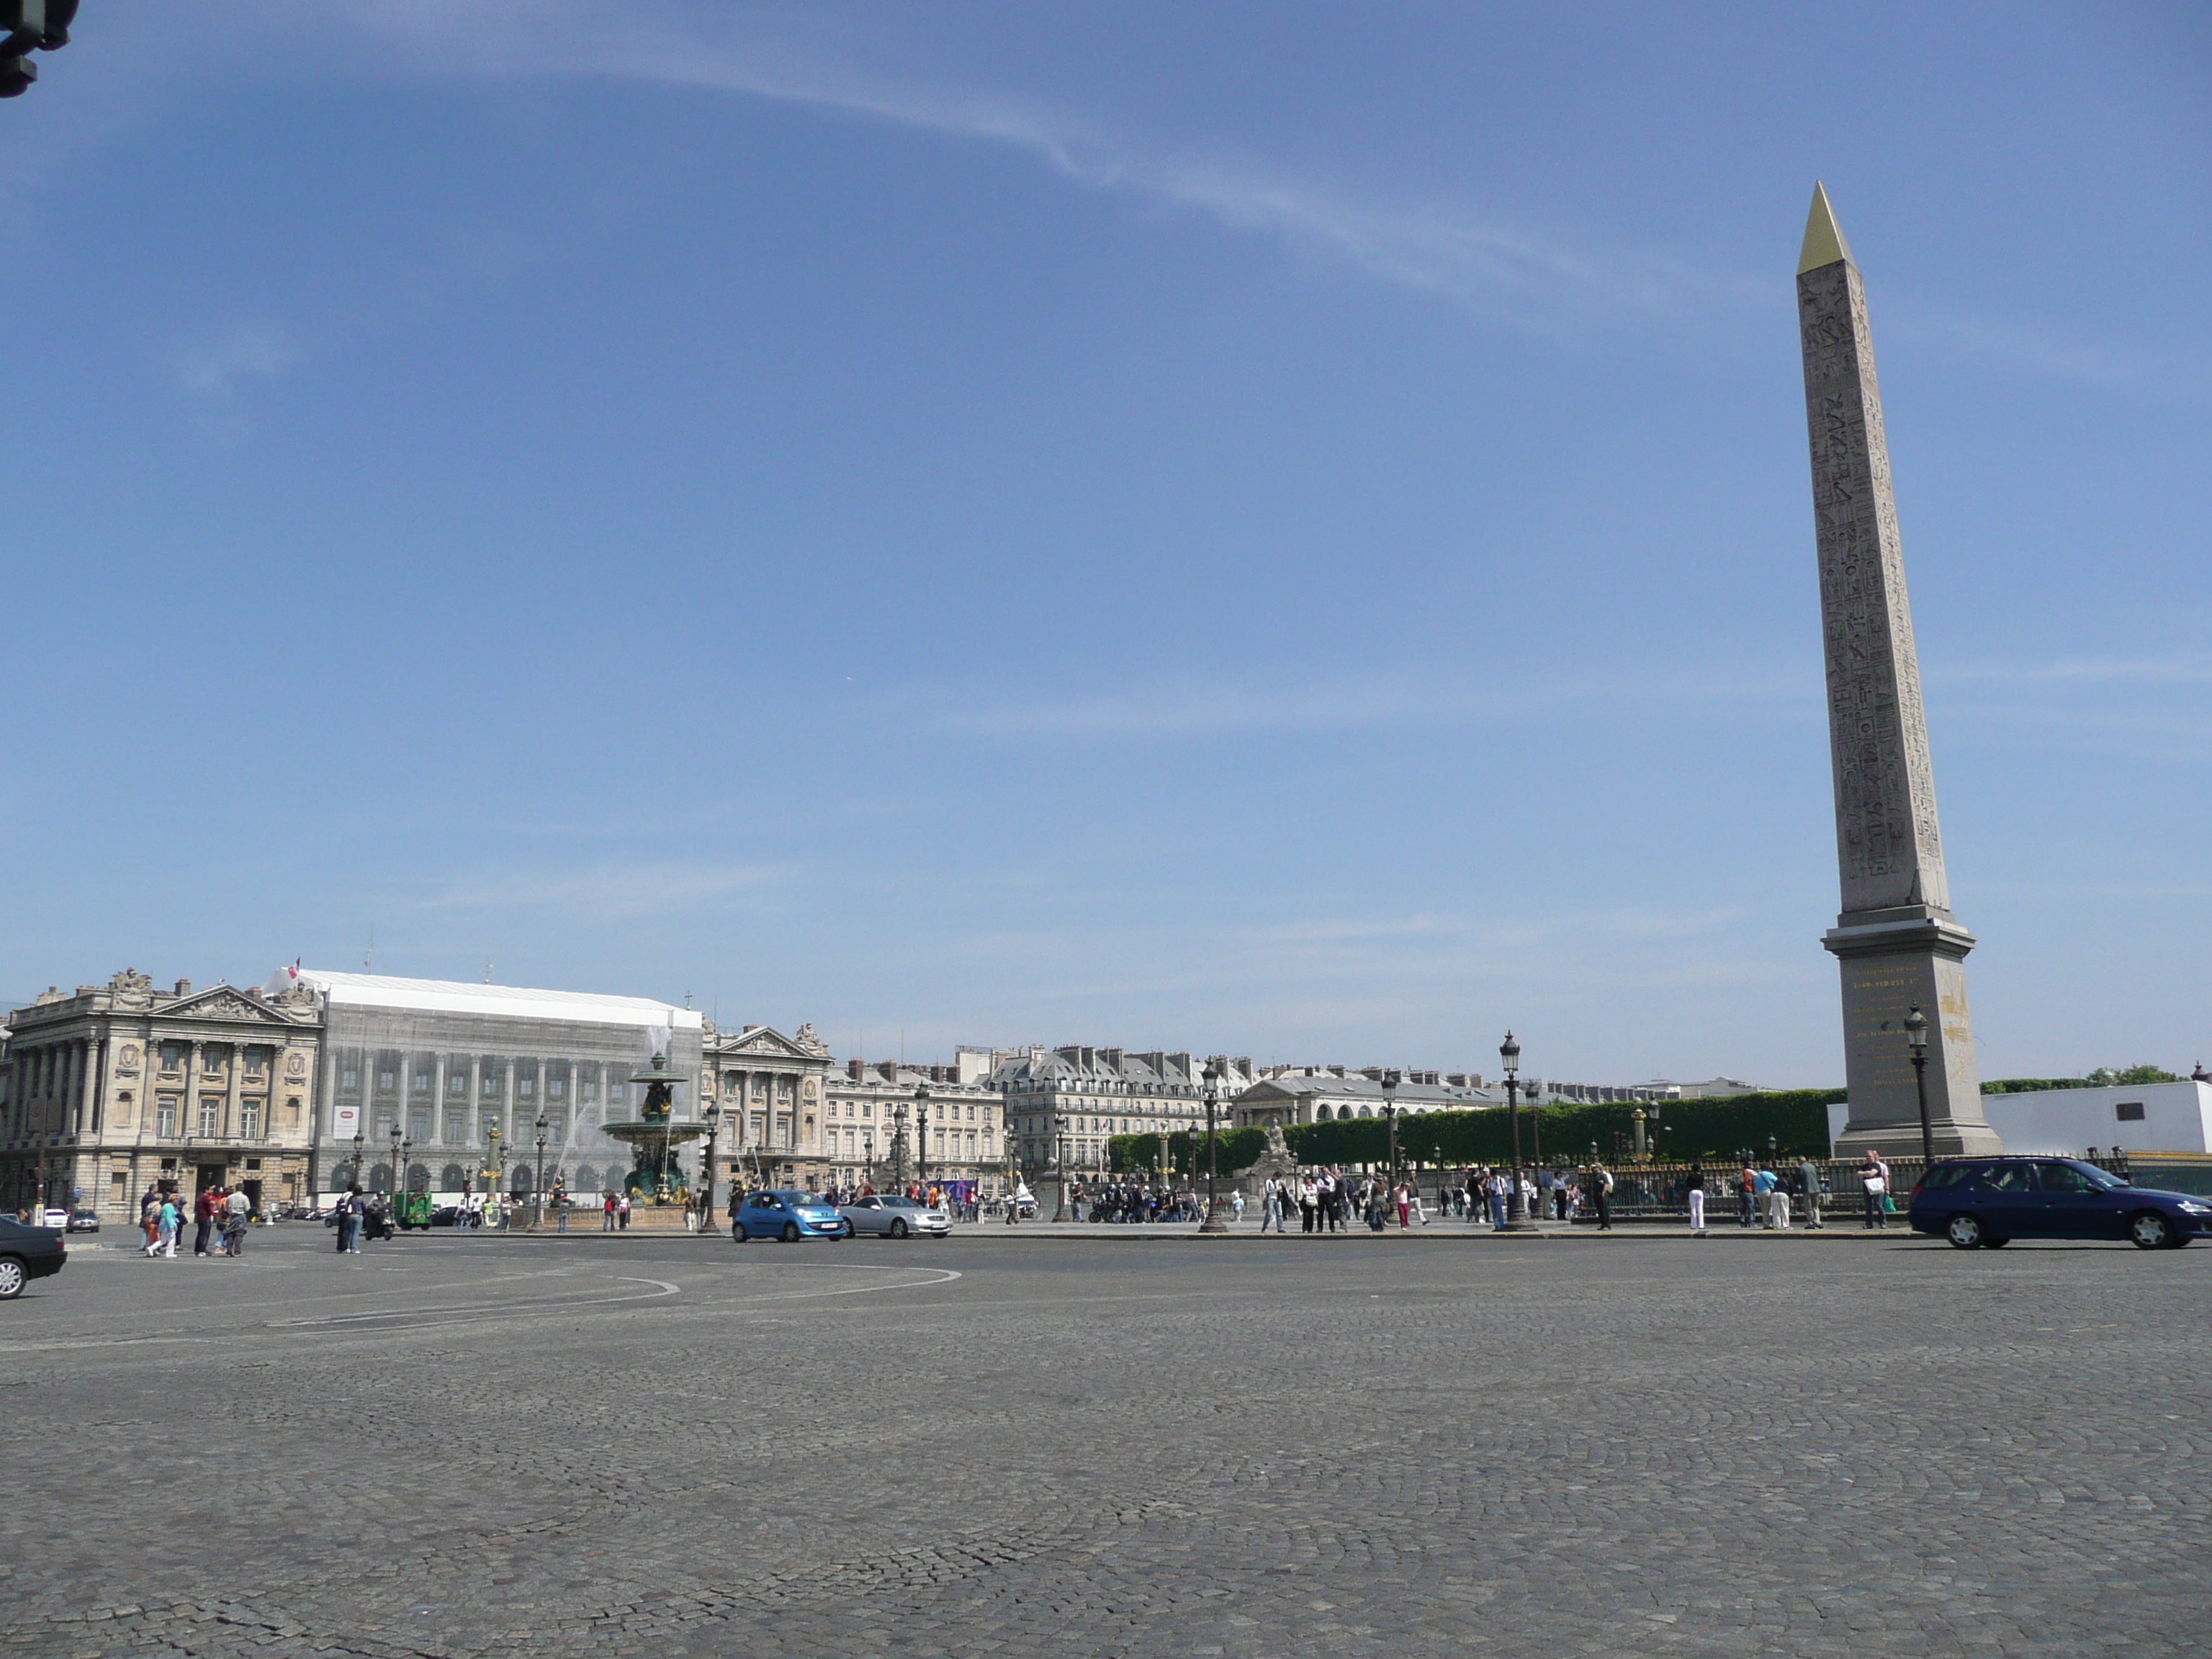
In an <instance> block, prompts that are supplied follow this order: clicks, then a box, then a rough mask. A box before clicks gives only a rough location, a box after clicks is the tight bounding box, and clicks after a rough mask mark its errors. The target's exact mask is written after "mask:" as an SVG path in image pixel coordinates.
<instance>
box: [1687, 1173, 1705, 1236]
mask: <svg viewBox="0 0 2212 1659" xmlns="http://www.w3.org/2000/svg"><path fill="white" fill-rule="evenodd" d="M1682 1185H1683V1188H1684V1189H1685V1191H1686V1193H1687V1194H1688V1195H1689V1200H1690V1231H1691V1232H1692V1233H1693V1234H1694V1235H1696V1236H1697V1237H1699V1238H1703V1237H1705V1165H1704V1164H1692V1165H1691V1166H1690V1173H1689V1174H1688V1175H1687V1176H1685V1177H1684V1179H1683V1182H1682Z"/></svg>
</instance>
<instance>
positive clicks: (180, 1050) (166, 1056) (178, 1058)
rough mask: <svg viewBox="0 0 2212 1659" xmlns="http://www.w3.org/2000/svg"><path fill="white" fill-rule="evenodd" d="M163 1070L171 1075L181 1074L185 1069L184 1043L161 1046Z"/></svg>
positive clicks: (168, 1043)
mask: <svg viewBox="0 0 2212 1659" xmlns="http://www.w3.org/2000/svg"><path fill="white" fill-rule="evenodd" d="M161 1069H162V1070H163V1071H165V1072H169V1073H176V1072H181V1071H183V1070H184V1069H185V1045H184V1044H183V1043H181V1042H165V1043H163V1044H162V1045H161Z"/></svg>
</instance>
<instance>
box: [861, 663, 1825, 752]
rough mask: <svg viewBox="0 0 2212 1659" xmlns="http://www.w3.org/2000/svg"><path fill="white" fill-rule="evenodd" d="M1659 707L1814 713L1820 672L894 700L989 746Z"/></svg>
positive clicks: (919, 695)
mask: <svg viewBox="0 0 2212 1659" xmlns="http://www.w3.org/2000/svg"><path fill="white" fill-rule="evenodd" d="M1627 698H1633V699H1634V700H1635V703H1636V706H1638V707H1639V708H1650V707H1652V706H1654V705H1656V704H1661V703H1669V702H1672V703H1692V702H1740V703H1748V704H1755V705H1759V706H1762V707H1765V706H1771V705H1775V704H1778V703H1784V702H1787V703H1796V704H1806V705H1813V704H1817V703H1818V702H1819V701H1820V677H1819V675H1818V673H1817V672H1816V671H1813V670H1810V669H1807V670H1802V671H1797V672H1790V673H1785V672H1779V671H1777V672H1771V673H1761V672H1757V671H1753V672H1747V673H1730V672H1726V671H1711V672H1705V671H1692V672H1689V673H1673V674H1669V673H1662V672H1656V671H1655V672H1652V673H1649V674H1644V675H1639V676H1638V677H1637V678H1635V679H1634V680H1633V681H1628V680H1624V679H1622V678H1620V677H1619V676H1617V675H1614V674H1611V673H1605V672H1595V673H1581V672H1565V673H1547V674H1544V675H1541V676H1529V677H1523V678H1499V679H1498V680H1495V681H1491V682H1484V683H1479V684H1468V683H1467V682H1466V681H1463V680H1457V679H1454V678H1448V677H1446V676H1444V675H1443V674H1437V673H1428V674H1424V673H1419V672H1412V671H1407V672H1398V673H1389V674H1378V675H1374V676H1369V677H1365V678H1356V679H1355V678H1346V679H1342V680H1338V681H1332V682H1325V683H1322V684H1310V683H1309V684H1297V685H1276V684H1267V683H1264V682H1262V683H1261V684H1256V685H1255V684H1243V683H1234V682H1228V681H1211V680H1206V681H1200V680H1194V681H1188V682H1185V683H1182V684H1161V685H1158V686H1155V687H1152V688H1148V689H1145V690H1134V691H1129V692H1123V693H1118V694H1115V695H1112V696H1099V697H1079V698H1068V699H1060V700H1039V701H1036V702H1012V701H1006V700H1000V701H994V702H977V701H973V700H969V699H967V698H964V697H955V696H951V695H949V694H946V693H944V692H941V691H938V690H933V689H932V688H927V687H916V688H911V689H909V690H907V691H905V692H903V693H902V694H900V696H899V697H898V699H897V701H898V702H900V703H901V704H902V705H903V706H906V707H908V708H911V707H915V706H920V707H921V708H923V709H924V710H925V711H928V710H930V709H932V708H933V709H934V716H933V717H934V719H935V720H936V723H937V724H938V725H939V726H941V727H943V728H944V729H946V730H950V731H961V732H978V733H985V734H990V735H994V736H1052V737H1073V738H1085V737H1089V738H1114V737H1131V736H1204V735H1207V734H1210V733H1217V732H1333V731H1351V730H1357V729H1360V728H1364V727H1370V726H1408V725H1426V724H1436V725H1455V724H1462V723H1467V722H1474V721H1481V720H1498V719H1503V718H1506V717H1509V716H1516V715H1523V714H1528V713H1529V712H1531V711H1533V710H1539V709H1541V710H1553V711H1556V710H1559V709H1564V708H1587V707H1595V706H1604V707H1609V708H1614V709H1618V708H1620V707H1621V706H1623V700H1624V699H1627Z"/></svg>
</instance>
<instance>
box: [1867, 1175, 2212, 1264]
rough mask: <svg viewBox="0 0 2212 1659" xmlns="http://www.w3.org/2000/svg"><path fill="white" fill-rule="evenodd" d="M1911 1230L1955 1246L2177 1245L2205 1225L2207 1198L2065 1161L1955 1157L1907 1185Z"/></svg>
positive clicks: (2209, 1219) (2210, 1217)
mask: <svg viewBox="0 0 2212 1659" xmlns="http://www.w3.org/2000/svg"><path fill="white" fill-rule="evenodd" d="M1910 1219H1911V1223H1912V1230H1913V1231H1915V1232H1918V1233H1935V1234H1940V1235H1941V1236H1942V1237H1945V1238H1948V1239H1949V1240H1950V1241H1951V1243H1954V1245H1956V1246H1957V1247H1958V1248H1959V1249H1962V1250H1973V1249H1990V1250H1993V1249H1998V1248H1999V1247H2000V1246H2002V1245H2006V1244H2009V1243H2012V1241H2013V1240H2014V1239H2015V1238H2109V1239H2112V1240H2114V1241H2115V1242H2117V1241H2118V1240H2120V1239H2125V1240H2127V1241H2128V1242H2129V1243H2130V1244H2133V1245H2135V1246H2136V1248H2137V1249H2144V1250H2169V1249H2171V1250H2178V1249H2180V1248H2181V1247H2182V1246H2183V1245H2185V1244H2186V1243H2189V1241H2190V1240H2191V1239H2192V1238H2194V1237H2197V1234H2199V1233H2201V1232H2203V1231H2205V1228H2206V1226H2207V1225H2208V1224H2212V1199H2203V1198H2192V1197H2191V1196H2190V1195H2189V1194H2186V1193H2162V1192H2160V1191H2158V1190H2156V1189H2155V1188H2148V1187H2131V1186H2130V1185H2129V1184H2128V1183H2127V1182H2124V1181H2123V1180H2121V1179H2120V1178H2119V1176H2115V1175H2109V1174H2107V1173H2106V1171H2104V1170H2100V1169H2099V1168H2098V1167H2097V1166H2096V1165H2095V1164H2084V1163H2082V1162H2081V1160H2080V1159H2078V1158H1947V1159H1944V1160H1943V1161H1942V1162H1940V1163H1936V1164H1930V1165H1929V1168H1928V1173H1927V1174H1926V1175H1924V1176H1922V1177H1921V1178H1920V1184H1919V1185H1918V1186H1917V1187H1915V1188H1913V1189H1912V1205H1911V1212H1910Z"/></svg>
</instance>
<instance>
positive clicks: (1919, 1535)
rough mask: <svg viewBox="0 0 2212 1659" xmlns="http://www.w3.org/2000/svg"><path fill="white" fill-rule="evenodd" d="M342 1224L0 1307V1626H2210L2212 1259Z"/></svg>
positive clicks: (140, 1642) (43, 1635)
mask: <svg viewBox="0 0 2212 1659" xmlns="http://www.w3.org/2000/svg"><path fill="white" fill-rule="evenodd" d="M111 1243H115V1244H122V1243H125V1241H124V1240H114V1241H111ZM328 1243H329V1236H328V1235H327V1234H325V1233H324V1232H323V1231H322V1230H320V1229H313V1230H307V1229H300V1230H294V1231H288V1232H286V1233H280V1234H278V1235H276V1236H275V1237H269V1236H258V1237H256V1238H255V1239H254V1241H253V1244H252V1249H251V1250H250V1252H249V1254H248V1255H246V1258H245V1259H244V1260H243V1261H237V1262H228V1261H191V1260H188V1259H187V1260H179V1261H161V1262H152V1261H144V1260H143V1259H140V1258H138V1257H137V1256H136V1255H133V1254H131V1252H130V1251H129V1250H128V1249H109V1250H106V1251H102V1252H100V1253H98V1254H86V1255H82V1256H81V1257H79V1258H77V1259H74V1260H72V1261H71V1262H70V1266H69V1267H68V1268H67V1269H66V1270H65V1271H64V1273H62V1275H61V1276H60V1277H59V1278H58V1279H52V1280H48V1281H44V1282H42V1283H40V1284H39V1285H34V1286H33V1288H32V1290H31V1291H29V1292H27V1294H26V1295H25V1297H23V1298H22V1299H21V1301H19V1302H16V1303H15V1304H9V1305H5V1306H0V1330H4V1332H5V1333H6V1338H7V1346H6V1347H5V1348H4V1350H0V1383H4V1384H5V1385H6V1387H5V1390H4V1392H0V1402H4V1405H5V1412H4V1416H0V1422H4V1433H5V1437H6V1444H7V1454H8V1457H7V1465H6V1468H7V1484H8V1487H9V1494H8V1501H7V1503H6V1504H4V1505H0V1529H4V1531H0V1652H5V1653H8V1654H23V1655H35V1656H39V1659H72V1656H78V1655H82V1656H88V1659H89V1656H95V1655H102V1656H104V1655H111V1654H114V1655H121V1654H131V1655H140V1654H157V1655H191V1656H194V1659H218V1656H221V1659H230V1656H244V1655H254V1656H276V1655H295V1654H325V1655H374V1656H446V1655H483V1654H489V1655H521V1654H525V1653H532V1654H536V1653H551V1654H562V1653H577V1654H585V1655H592V1656H605V1655H630V1654H651V1655H655V1656H694V1655H698V1656H704V1655H715V1656H722V1655H728V1654H733V1653H745V1654H754V1653H759V1654H763V1655H770V1654H781V1653H794V1654H796V1653H804V1654H805V1655H808V1656H817V1659H829V1656H837V1659H844V1656H854V1659H860V1656H878V1655H881V1656H909V1655H911V1656H933V1655H938V1654H954V1653H957V1654H962V1655H966V1654H982V1655H1006V1656H1021V1655H1027V1654H1031V1653H1038V1654H1046V1655H1052V1656H1060V1659H1073V1656H1087V1655H1093V1654H1101V1655H1104V1654H1130V1655H1154V1654H1158V1655H1177V1656H1180V1655H1223V1656H1231V1659H1235V1656H1275V1655H1285V1656H1287V1655H1304V1654H1326V1655H1328V1656H1330V1659H1354V1656H1364V1655H1378V1656H1379V1655H1382V1654H1384V1653H1386V1652H1388V1653H1392V1654H1405V1653H1419V1654H1430V1653H1446V1652H1450V1653H1454V1654H1457V1653H1462V1652H1465V1651H1468V1650H1474V1651H1477V1652H1495V1653H1498V1654H1503V1655H1516V1656H1517V1655H1523V1654H1526V1655H1530V1656H1539V1655H1541V1656H1555V1655H1559V1654H1586V1653H1587V1654H1606V1655H1617V1654H1637V1655H1640V1654H1668V1655H1705V1654H1751V1653H1762V1654H1789V1655H1800V1654H1802V1655H1831V1654H1832V1655H1858V1654H1874V1653H1881V1654H1885V1655H1897V1656H1919V1655H1954V1654H1960V1655H1983V1654H2006V1653H2027V1652H2033V1653H2036V1654H2039V1655H2056V1656H2070V1655H2088V1654H2100V1655H2101V1654H2106V1653H2108V1652H2112V1653H2117V1652H2122V1651H2124V1652H2127V1653H2130V1654H2131V1655H2162V1654H2170V1653H2179V1652H2183V1651H2190V1652H2196V1651H2201V1650H2203V1647H2204V1646H2205V1637H2204V1632H2205V1630H2206V1629H2207V1627H2208V1624H2212V1621H2208V1620H2207V1613H2208V1602H2212V1588H2208V1579H2207V1575H2206V1561H2207V1556H2208V1546H2212V1538H2208V1528H2212V1479H2208V1477H2212V1425H2209V1424H2208V1420H2207V1397H2208V1394H2212V1338H2208V1335H2207V1332H2206V1317H2205V1316H2206V1311H2207V1309H2208V1306H2212V1297H2208V1291H2212V1249H2208V1248H2205V1247H2203V1246H2199V1247H2197V1248H2196V1249H2189V1250H2185V1251H2179V1252H2167V1253H2160V1254H2141V1253H2137V1252H2136V1251H2134V1250H2131V1249H2127V1248H2125V1247H2124V1246H2118V1247H2115V1246H2095V1247H2086V1246H2085V1247H2080V1248H2069V1247H2062V1246H2057V1245H2036V1244H2015V1246H2014V1247H2013V1248H2012V1249H2008V1250H2006V1251H2005V1252H2003V1253H2002V1255H1998V1254H1994V1253H1989V1252H1983V1253H1978V1254H1972V1255H1969V1254H1965V1253H1960V1252H1954V1251H1952V1250H1950V1249H1946V1248H1944V1247H1942V1245H1940V1244H1928V1243H1918V1242H1915V1241H1912V1240H1911V1239H1910V1238H1907V1237H1887V1238H1884V1239H1881V1240H1877V1241H1869V1240H1865V1239H1850V1240H1842V1239H1838V1238H1835V1237H1832V1236H1831V1237H1826V1238H1820V1239H1813V1238H1806V1237H1802V1236H1799V1237H1767V1236H1764V1235H1753V1236H1750V1237H1726V1236H1722V1237H1716V1238H1714V1239H1712V1240H1711V1241H1707V1242H1704V1243H1699V1242H1693V1241H1691V1240H1689V1239H1686V1238H1684V1237H1679V1236H1675V1237H1620V1238H1610V1239H1592V1238H1589V1237H1582V1238H1577V1239H1575V1240H1571V1241H1569V1240H1552V1239H1537V1240H1531V1239H1511V1238H1505V1239H1500V1238H1491V1237H1482V1236H1479V1235H1478V1236H1472V1237H1465V1238H1463V1239H1460V1240H1457V1241H1454V1242H1451V1243H1447V1244H1445V1245H1443V1247H1442V1248H1438V1247H1436V1246H1434V1245H1426V1244H1424V1245H1416V1244H1413V1243H1411V1242H1409V1241H1404V1240H1396V1239H1389V1238H1386V1239H1382V1240H1375V1239H1369V1238H1363V1237H1358V1236H1353V1237H1350V1238H1345V1239H1337V1240H1328V1239H1322V1240H1311V1241H1309V1240H1305V1239H1302V1238H1297V1237H1292V1238H1290V1239H1285V1240H1279V1241H1276V1240H1269V1241H1266V1242H1262V1241H1260V1240H1258V1239H1256V1238H1254V1239H1239V1240H1235V1241H1231V1242H1229V1243H1213V1242H1210V1241H1195V1240H1182V1241H1175V1240H1160V1241H1132V1242H1128V1243H1121V1242H1117V1241H1101V1242H1100V1243H1097V1244H1096V1245H1088V1244H1085V1243H1077V1242H1073V1241H1054V1243H1051V1244H1049V1245H1046V1244H1044V1243H1042V1241H1036V1242H1030V1241H1029V1240H1026V1239H1024V1238H1022V1237H1012V1238H1009V1237H1005V1236H1004V1235H1003V1234H1002V1233H994V1232H993V1231H991V1230H989V1229H981V1230H971V1231H968V1232H966V1233H964V1234H963V1235H962V1236H961V1237H956V1238H954V1239H952V1240H951V1241H950V1242H946V1243H925V1242H922V1241H918V1240H917V1241H913V1242H909V1243H903V1244H894V1243H888V1242H886V1243H874V1242H871V1241H860V1242H854V1243H842V1244H811V1245H805V1246H798V1247H781V1246H776V1245H773V1244H750V1245H746V1246H744V1247H743V1248H738V1247H733V1246H732V1245H730V1244H729V1243H727V1242H726V1240H722V1239H700V1240H693V1239H689V1238H684V1237H680V1236H679V1237H665V1238H641V1237H633V1238H629V1239H624V1240H621V1241H619V1242H611V1241H604V1240H600V1239H599V1238H597V1237H594V1236H590V1235H585V1236H581V1237H571V1238H569V1239H567V1240H559V1241H556V1240H543V1239H541V1240H531V1239H524V1238H489V1239H487V1238H482V1237H477V1238H470V1239H458V1238H453V1237H445V1236H440V1235H432V1236H430V1237H415V1238H408V1239H404V1240H401V1241H399V1242H398V1243H392V1244H386V1245H380V1246H371V1247H370V1249H369V1252H368V1254H366V1255H361V1256H356V1257H341V1256H337V1255H333V1254H331V1252H330V1250H329V1249H328Z"/></svg>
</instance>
